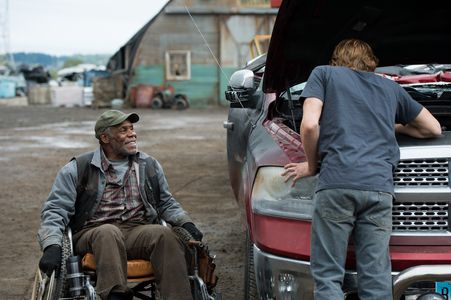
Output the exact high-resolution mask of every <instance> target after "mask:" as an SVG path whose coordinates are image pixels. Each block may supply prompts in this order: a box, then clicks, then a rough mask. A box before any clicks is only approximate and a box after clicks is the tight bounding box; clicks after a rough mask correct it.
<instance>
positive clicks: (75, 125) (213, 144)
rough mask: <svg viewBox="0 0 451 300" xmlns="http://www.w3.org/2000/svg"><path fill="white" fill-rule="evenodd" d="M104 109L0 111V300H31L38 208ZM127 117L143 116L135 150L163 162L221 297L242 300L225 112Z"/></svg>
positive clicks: (90, 140)
mask: <svg viewBox="0 0 451 300" xmlns="http://www.w3.org/2000/svg"><path fill="white" fill-rule="evenodd" d="M103 111H104V110H94V109H90V108H56V107H42V106H29V107H0V130H1V131H0V204H1V205H0V212H1V214H0V215H1V218H0V241H1V243H0V274H1V277H0V291H1V293H0V299H29V298H30V290H31V285H32V281H33V277H34V273H35V270H36V266H37V263H38V261H39V258H40V255H41V252H40V250H39V247H38V244H37V242H36V231H37V229H38V226H39V221H40V208H41V205H42V203H43V202H44V201H45V199H46V197H47V195H48V193H49V190H50V187H51V185H52V183H53V180H54V178H55V175H56V173H57V171H58V169H59V168H60V167H61V166H62V165H64V164H65V163H66V162H67V161H68V160H69V159H70V158H71V157H72V156H74V155H77V154H80V153H83V152H86V151H90V150H92V149H94V148H95V147H97V140H96V139H95V138H94V130H93V127H94V121H95V119H96V118H97V116H98V115H99V114H100V113H102V112H103ZM125 111H130V110H125ZM133 111H136V112H138V114H139V115H140V116H141V120H140V122H139V123H138V124H137V134H138V142H139V143H138V145H139V148H140V150H141V151H144V152H147V153H149V154H151V155H153V156H154V157H156V158H157V159H158V160H159V161H160V162H161V163H162V165H163V168H164V170H165V172H166V176H167V178H168V181H169V186H170V189H171V191H172V193H173V194H174V195H175V197H176V199H178V200H179V202H180V203H181V204H182V205H183V207H184V208H185V209H186V210H187V211H188V212H190V214H191V216H192V218H193V219H194V220H195V223H197V225H198V227H199V228H200V229H201V230H202V231H203V232H204V241H206V242H207V244H208V245H209V248H210V250H211V252H212V253H214V254H216V255H217V259H216V262H217V265H218V268H217V274H218V276H219V278H220V281H219V284H218V290H219V291H220V292H221V293H222V295H223V299H226V300H227V299H241V298H243V269H244V268H243V257H244V234H243V231H242V226H241V220H240V214H239V211H238V207H237V205H236V203H235V200H234V198H233V195H232V191H231V188H230V184H229V178H228V171H227V159H226V131H225V129H223V127H222V122H223V121H224V120H226V119H227V110H226V109H224V108H214V109H202V110H194V109H188V110H185V111H173V110H148V109H146V110H144V109H137V110H136V109H135V110H133Z"/></svg>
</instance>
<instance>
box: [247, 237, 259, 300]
mask: <svg viewBox="0 0 451 300" xmlns="http://www.w3.org/2000/svg"><path fill="white" fill-rule="evenodd" d="M244 299H245V300H257V299H258V295H257V286H256V281H255V269H254V250H253V244H252V242H251V240H250V237H249V233H248V232H247V233H246V257H245V263H244Z"/></svg>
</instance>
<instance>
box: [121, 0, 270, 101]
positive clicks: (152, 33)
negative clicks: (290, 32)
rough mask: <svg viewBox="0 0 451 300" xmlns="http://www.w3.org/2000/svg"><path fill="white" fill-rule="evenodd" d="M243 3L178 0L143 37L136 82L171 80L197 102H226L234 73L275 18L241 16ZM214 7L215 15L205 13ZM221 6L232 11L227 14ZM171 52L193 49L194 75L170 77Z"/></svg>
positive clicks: (135, 69)
mask: <svg viewBox="0 0 451 300" xmlns="http://www.w3.org/2000/svg"><path fill="white" fill-rule="evenodd" d="M185 3H186V4H187V6H188V9H189V10H190V11H191V10H193V12H195V11H196V9H198V11H197V13H192V14H191V15H192V18H193V19H194V21H193V20H192V19H191V17H190V16H189V14H188V13H184V12H185V11H184V10H185V6H184V5H185ZM240 3H241V2H240V0H191V1H190V0H188V1H185V0H174V1H172V2H171V3H170V4H169V5H168V6H167V7H166V9H165V10H164V11H163V12H162V13H161V14H160V15H158V16H157V17H156V18H155V20H154V21H153V23H152V25H151V26H150V27H148V29H147V31H146V33H145V35H144V36H143V38H142V41H141V44H140V46H139V49H138V52H137V55H136V56H135V58H134V61H133V62H132V64H133V72H132V78H131V79H130V80H131V81H130V83H131V84H130V86H134V85H137V84H151V85H164V84H170V85H172V86H174V87H175V89H176V92H177V93H183V94H186V95H187V96H188V98H189V101H190V104H191V105H192V106H204V105H212V104H224V105H225V104H226V102H225V99H224V91H225V88H226V86H227V82H228V79H229V78H230V75H231V74H232V73H233V72H234V71H235V70H237V69H238V68H241V67H243V65H244V63H245V62H246V61H248V60H249V59H250V58H251V57H250V54H249V42H250V41H251V39H252V38H253V37H254V36H255V35H256V34H270V33H271V31H272V26H273V24H274V20H275V14H251V15H245V14H237V15H235V14H234V13H233V7H237V6H239V5H240ZM268 3H269V1H268ZM268 5H269V4H268ZM210 8H211V9H212V12H213V13H208V12H207V13H206V12H205V11H204V10H205V9H210ZM231 8H232V10H231ZM199 9H200V11H199ZM218 9H225V10H227V11H231V13H230V14H224V11H223V10H221V11H220V12H218ZM215 11H216V12H215ZM194 23H195V24H196V25H197V27H196V25H195V24H194ZM199 30H200V32H201V33H199ZM202 36H203V37H202ZM204 38H205V40H204ZM169 50H186V51H190V53H191V78H190V79H187V80H171V81H169V80H166V78H167V77H166V69H165V53H166V51H169ZM217 61H218V62H219V63H220V64H221V67H220V66H218V64H217Z"/></svg>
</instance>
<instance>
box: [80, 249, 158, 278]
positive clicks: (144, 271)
mask: <svg viewBox="0 0 451 300" xmlns="http://www.w3.org/2000/svg"><path fill="white" fill-rule="evenodd" d="M81 265H82V267H83V269H88V270H95V269H96V262H95V260H94V255H93V254H92V253H86V254H85V256H83V259H82V260H81ZM127 277H128V278H141V277H153V268H152V264H151V263H150V261H148V260H144V259H132V260H128V261H127Z"/></svg>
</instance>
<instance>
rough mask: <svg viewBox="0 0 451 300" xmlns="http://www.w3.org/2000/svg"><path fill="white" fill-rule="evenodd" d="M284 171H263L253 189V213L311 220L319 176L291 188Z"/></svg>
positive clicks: (308, 178) (278, 168)
mask: <svg viewBox="0 0 451 300" xmlns="http://www.w3.org/2000/svg"><path fill="white" fill-rule="evenodd" d="M283 172H284V168H282V167H261V168H259V169H258V171H257V175H256V177H255V182H254V186H253V189H252V200H251V204H252V210H253V211H254V212H255V213H258V214H262V215H269V216H277V217H284V218H292V219H301V220H310V219H311V218H312V211H313V195H314V193H315V188H316V181H317V176H311V177H305V178H302V179H300V180H298V181H297V182H296V185H295V186H294V187H291V184H292V181H291V180H290V181H288V182H284V178H283V177H282V176H281V174H282V173H283Z"/></svg>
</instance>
